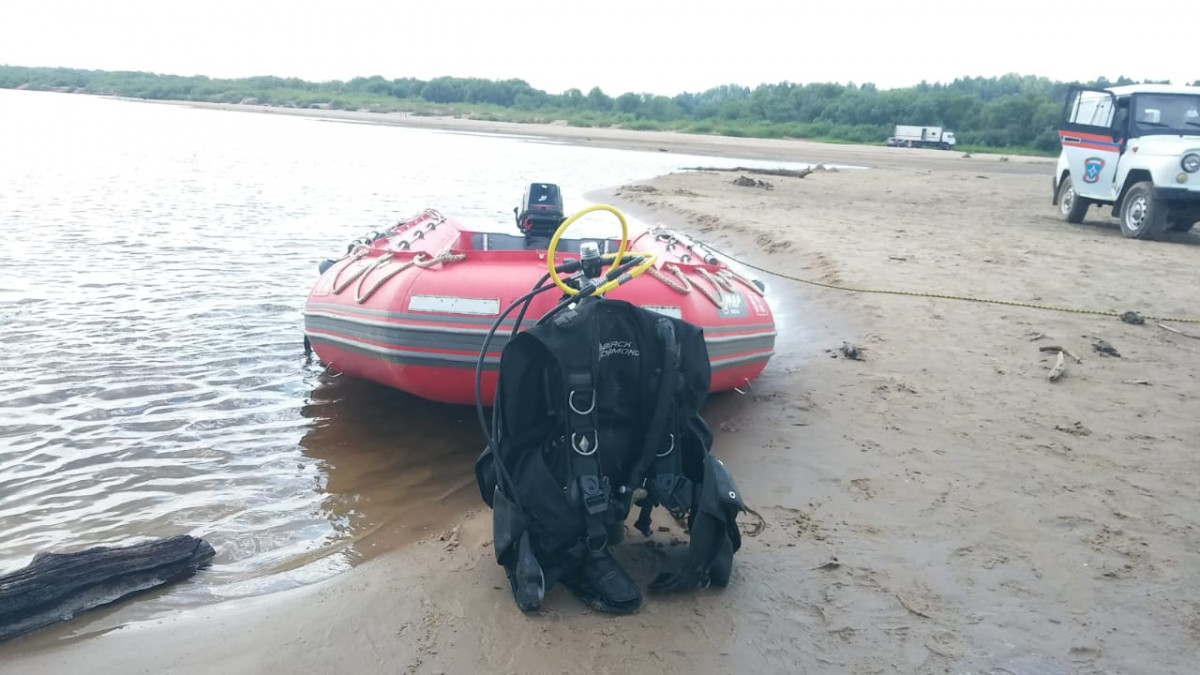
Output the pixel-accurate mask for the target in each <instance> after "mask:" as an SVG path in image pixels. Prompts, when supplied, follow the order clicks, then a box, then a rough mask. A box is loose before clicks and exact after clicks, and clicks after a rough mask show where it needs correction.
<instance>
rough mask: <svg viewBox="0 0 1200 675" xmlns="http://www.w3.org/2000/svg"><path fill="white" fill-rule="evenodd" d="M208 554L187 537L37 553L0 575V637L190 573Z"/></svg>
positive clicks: (201, 544) (201, 542)
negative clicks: (31, 559) (65, 551)
mask: <svg viewBox="0 0 1200 675" xmlns="http://www.w3.org/2000/svg"><path fill="white" fill-rule="evenodd" d="M213 555H215V551H213V547H212V546H210V545H209V543H208V542H206V541H204V540H203V539H198V538H196V537H192V536H188V535H179V536H175V537H168V538H166V539H154V540H152V541H146V542H141V543H137V544H132V545H130V546H123V547H103V546H101V547H96V548H90V549H87V550H85V551H79V552H76V553H39V554H38V555H36V556H34V558H33V561H32V562H30V563H29V565H28V566H26V567H24V568H22V569H19V570H17V571H16V572H13V573H11V574H7V575H5V576H2V577H0V641H2V640H7V639H9V638H11V637H15V636H17V635H21V634H22V633H27V632H29V631H31V630H35V629H37V628H42V627H44V626H48V625H50V624H52V623H56V622H59V621H66V620H68V619H70V618H71V617H73V616H75V615H76V614H78V613H80V612H85V611H87V610H89V609H92V608H95V607H99V606H101V605H105V604H108V603H110V602H113V601H115V600H118V599H120V598H123V597H125V596H127V595H130V594H131V593H137V592H138V591H144V590H146V589H149V588H153V587H155V586H158V585H160V584H164V583H167V582H170V581H176V580H178V579H183V578H186V577H188V576H191V575H192V574H193V573H194V572H195V571H196V570H197V569H199V568H200V567H202V566H204V565H205V564H207V563H208V561H210V560H211V559H212V557H213Z"/></svg>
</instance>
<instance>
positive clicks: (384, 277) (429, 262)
mask: <svg viewBox="0 0 1200 675" xmlns="http://www.w3.org/2000/svg"><path fill="white" fill-rule="evenodd" d="M466 259H467V254H466V253H451V252H450V245H449V244H447V245H446V247H445V248H443V249H442V250H441V251H438V253H437V254H436V255H434V256H430V255H429V254H428V253H425V252H418V253H417V254H416V255H414V256H413V257H412V258H411V259H410V260H408V261H407V262H405V263H403V264H400V265H397V266H395V267H392V268H391V269H389V270H388V271H387V272H386V273H384V274H381V275H379V276H377V277H376V278H375V282H374V283H372V284H371V287H370V288H368V289H367V290H366V291H363V288H362V285H363V282H364V281H366V280H367V276H368V275H369V274H370V271H371V270H372V269H383V268H384V266H385V265H387V264H388V263H389V262H391V261H392V254H391V253H388V254H385V255H382V256H380V257H379V260H378V261H376V264H375V265H373V266H371V267H368V268H366V270H367V271H366V272H365V273H364V274H362V275H361V276H359V277H358V286H357V287H356V288H355V289H354V301H355V302H357V303H358V304H360V305H361V304H362V303H364V302H366V301H367V298H370V297H371V296H372V295H374V294H375V291H378V290H379V289H380V287H382V286H383V285H384V284H385V283H387V282H388V280H389V279H391V278H392V277H394V276H396V275H397V274H400V273H401V272H403V271H404V270H406V269H408V268H410V267H419V268H421V269H429V268H430V267H433V266H435V265H445V264H449V263H453V262H458V261H460V260H466Z"/></svg>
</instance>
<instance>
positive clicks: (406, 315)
mask: <svg viewBox="0 0 1200 675" xmlns="http://www.w3.org/2000/svg"><path fill="white" fill-rule="evenodd" d="M329 311H337V312H341V313H342V314H350V315H355V314H358V315H362V316H363V317H374V318H381V319H400V320H402V321H421V322H425V323H438V324H441V323H461V324H480V325H483V326H491V325H492V323H494V322H495V321H496V319H495V318H494V317H492V318H488V317H481V316H459V315H455V314H421V313H414V312H391V311H387V310H383V309H369V308H366V307H350V306H348V305H342V304H338V303H335V302H310V303H307V304H306V306H305V311H304V316H306V317H307V316H310V315H319V314H321V315H325V316H328V315H327V314H323V313H324V312H329ZM526 321H528V319H526ZM512 324H513V319H506V320H505V321H504V323H502V324H501V327H503V326H508V327H509V328H511V327H512ZM703 328H704V332H705V333H734V332H740V331H761V330H773V329H774V328H775V324H773V323H755V324H741V325H728V326H703Z"/></svg>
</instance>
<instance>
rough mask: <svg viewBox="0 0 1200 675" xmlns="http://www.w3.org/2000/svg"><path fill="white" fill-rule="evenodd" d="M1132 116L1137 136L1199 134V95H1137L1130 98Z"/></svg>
mask: <svg viewBox="0 0 1200 675" xmlns="http://www.w3.org/2000/svg"><path fill="white" fill-rule="evenodd" d="M1132 117H1133V120H1132V122H1133V126H1134V132H1135V135H1137V136H1149V135H1151V134H1172V135H1174V134H1187V135H1191V136H1200V95H1196V94H1140V95H1138V96H1136V97H1134V101H1133V114H1132Z"/></svg>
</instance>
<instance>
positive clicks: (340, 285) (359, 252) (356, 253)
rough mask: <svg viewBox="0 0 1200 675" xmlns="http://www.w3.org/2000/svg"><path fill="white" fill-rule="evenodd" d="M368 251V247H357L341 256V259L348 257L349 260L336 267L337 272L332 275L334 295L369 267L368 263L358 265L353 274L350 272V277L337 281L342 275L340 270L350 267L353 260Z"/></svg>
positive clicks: (358, 258)
mask: <svg viewBox="0 0 1200 675" xmlns="http://www.w3.org/2000/svg"><path fill="white" fill-rule="evenodd" d="M369 251H370V249H368V248H365V247H363V248H358V249H355V250H354V252H353V253H350V254H348V255H346V256H344V257H343V258H342V260H345V259H346V258H349V259H350V261H349V262H347V263H346V264H345V265H342V266H341V268H339V269H338V271H337V274H335V275H333V294H334V295H337V294H338V293H341V292H342V291H344V290H346V287H348V286H349V285H350V284H352V283H354V280H355V279H357V278H359V277H360V276H362V273H363V272H366V271H367V269H368V268H370V265H369V264H368V265H363V266H361V267H359V268H358V269H357V270H355V271H354V274H351V275H350V278H349V279H346V281H345V282H342V283H338V280H339V279H340V278H341V276H342V272H345V271H346V270H347V269H349V268H350V266H351V265H353V264H354V263H355V262H357V261H359V260H361V259H362V257H363V256H365V255H366V254H367V253H368V252H369Z"/></svg>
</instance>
